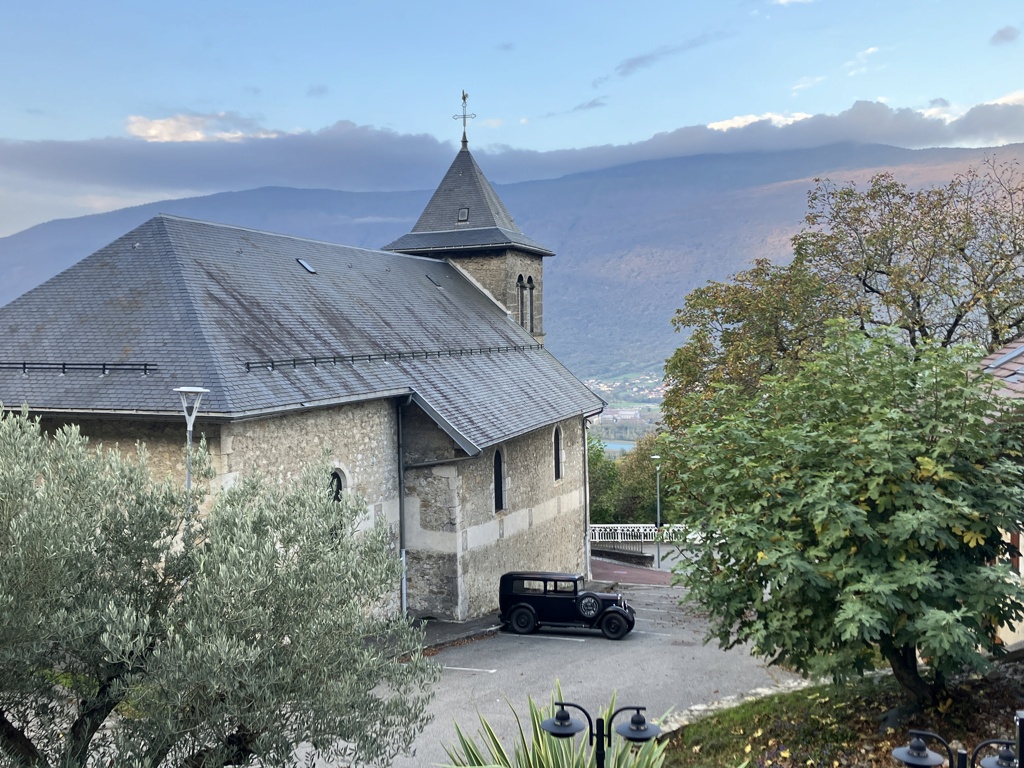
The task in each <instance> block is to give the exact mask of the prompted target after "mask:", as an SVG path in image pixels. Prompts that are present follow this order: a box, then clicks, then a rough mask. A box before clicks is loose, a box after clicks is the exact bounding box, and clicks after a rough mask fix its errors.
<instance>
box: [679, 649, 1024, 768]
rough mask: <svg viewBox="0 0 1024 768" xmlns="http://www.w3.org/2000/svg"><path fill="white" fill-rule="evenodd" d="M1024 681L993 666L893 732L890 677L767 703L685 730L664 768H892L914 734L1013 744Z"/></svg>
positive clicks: (1006, 667) (896, 694)
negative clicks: (888, 721)
mask: <svg viewBox="0 0 1024 768" xmlns="http://www.w3.org/2000/svg"><path fill="white" fill-rule="evenodd" d="M1022 680H1024V667H1022V666H1021V663H1020V662H1013V663H1006V664H997V665H995V666H994V667H993V669H992V670H991V671H990V672H989V673H988V674H986V675H984V676H979V675H974V676H969V677H965V678H963V679H961V680H958V681H956V682H955V683H954V684H952V685H951V686H950V693H949V698H948V699H946V700H945V701H943V702H941V703H940V704H939V706H938V707H935V708H933V709H929V710H926V711H924V712H920V713H916V714H913V715H910V716H908V717H907V718H906V719H905V720H904V721H903V722H902V723H901V724H900V725H899V726H897V727H896V728H887V727H883V718H884V716H885V715H886V713H888V712H890V711H891V710H893V709H895V708H896V707H898V706H899V705H900V704H902V703H903V697H902V692H901V691H900V690H899V687H898V686H897V685H896V683H895V681H894V680H893V679H892V677H891V676H889V675H887V674H882V675H878V676H876V677H871V678H866V679H863V680H858V681H855V682H852V683H849V684H846V685H821V686H815V687H811V688H806V689H803V690H799V691H793V692H789V693H784V694H778V695H775V696H768V697H765V698H763V699H758V700H756V701H751V702H746V703H744V704H741V705H739V706H736V707H732V708H729V709H723V710H719V711H717V712H714V713H712V714H710V715H708V716H707V717H705V718H702V719H700V720H697V721H696V722H693V723H690V724H689V725H686V726H684V727H683V728H682V729H680V731H679V732H677V733H676V734H674V735H673V736H672V737H671V739H670V742H669V747H668V750H667V751H666V760H665V768H738V767H739V766H744V765H745V766H746V767H747V768H763V767H764V766H784V767H790V766H821V767H823V768H880V767H881V766H886V767H887V768H893V766H896V765H898V763H897V762H896V761H895V760H894V759H893V758H892V750H893V749H894V748H895V747H899V746H903V745H905V744H906V743H907V741H908V736H907V731H908V730H910V729H911V728H914V729H921V730H929V731H933V732H936V733H939V734H941V735H942V736H943V737H944V738H945V739H947V740H948V741H951V742H952V741H957V742H960V743H961V744H964V745H966V746H967V748H968V750H970V749H973V748H974V747H975V746H977V745H978V744H980V743H981V742H982V741H984V740H986V739H991V738H1011V737H1012V736H1013V715H1014V711H1015V710H1017V709H1024V699H1022V698H1021V694H1022V692H1024V687H1022ZM932 748H933V749H937V750H940V751H941V747H939V746H937V745H932ZM989 754H994V752H993V753H985V755H984V756H988V755H989Z"/></svg>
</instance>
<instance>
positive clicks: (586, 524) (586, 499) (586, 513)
mask: <svg viewBox="0 0 1024 768" xmlns="http://www.w3.org/2000/svg"><path fill="white" fill-rule="evenodd" d="M580 427H581V428H582V430H583V557H584V558H585V559H586V562H585V563H584V566H585V567H584V569H583V572H584V573H586V574H587V581H589V580H590V578H591V575H592V574H591V572H590V441H589V440H587V433H588V431H589V430H588V429H587V417H586V416H584V417H583V418H581V419H580Z"/></svg>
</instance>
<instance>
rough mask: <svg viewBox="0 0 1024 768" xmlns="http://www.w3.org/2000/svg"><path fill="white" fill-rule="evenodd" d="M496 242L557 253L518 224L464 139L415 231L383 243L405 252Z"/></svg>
mask: <svg viewBox="0 0 1024 768" xmlns="http://www.w3.org/2000/svg"><path fill="white" fill-rule="evenodd" d="M495 248H519V249H522V250H525V251H528V252H530V253H535V254H537V255H540V256H553V255H554V253H553V252H552V251H550V250H548V249H547V248H545V247H544V246H542V245H540V244H539V243H538V242H536V241H535V240H532V239H531V238H529V237H527V236H526V235H524V234H523V233H522V232H521V231H520V230H519V227H518V225H516V223H515V221H513V219H512V216H510V215H509V212H508V210H507V209H506V208H505V204H504V203H502V202H501V198H499V197H498V194H497V193H496V192H495V191H494V188H493V187H492V186H491V183H490V182H489V181H488V180H487V178H486V177H485V176H484V174H483V171H481V170H480V166H479V165H477V163H476V160H474V159H473V155H472V153H471V152H470V151H469V149H468V147H467V146H466V144H465V143H463V145H462V149H461V150H459V153H458V154H457V155H456V156H455V160H453V161H452V164H451V167H450V168H449V169H448V173H446V174H445V176H444V178H443V179H442V180H441V184H440V185H439V186H438V188H437V189H436V190H435V192H434V195H433V197H431V198H430V202H428V203H427V207H426V208H424V209H423V213H422V214H421V215H420V218H419V220H418V221H417V222H416V225H415V226H414V227H413V228H412V232H410V233H409V234H407V235H403V236H402V237H400V238H398V239H397V240H395V241H394V242H392V243H388V244H387V245H385V246H384V250H386V251H401V252H402V253H420V252H428V251H437V250H442V249H443V250H455V251H458V250H489V249H495Z"/></svg>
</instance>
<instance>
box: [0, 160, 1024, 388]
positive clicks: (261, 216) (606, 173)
mask: <svg viewBox="0 0 1024 768" xmlns="http://www.w3.org/2000/svg"><path fill="white" fill-rule="evenodd" d="M1022 150H1024V145H1014V146H1011V147H1003V148H999V149H987V150H980V149H979V150H966V149H931V150H916V151H915V150H904V149H897V148H894V147H885V146H878V145H851V144H844V145H835V146H829V147H822V148H818V149H811V150H794V151H787V152H765V153H747V154H731V155H703V156H698V157H684V158H677V159H673V160H664V161H652V162H647V163H636V164H632V165H627V166H620V167H617V168H609V169H606V170H601V171H594V172H590V173H582V174H576V175H572V176H565V177H563V178H560V179H553V180H548V181H533V182H523V183H520V184H511V185H495V186H496V189H497V191H498V194H499V195H500V196H501V197H502V199H503V200H504V201H505V204H506V206H507V207H508V209H509V210H510V211H511V212H512V215H513V216H514V217H515V218H516V221H517V222H518V223H519V225H520V227H521V228H522V229H523V231H524V232H525V233H526V234H528V235H529V236H530V237H532V238H533V239H535V240H537V241H538V242H540V243H542V244H543V245H545V246H547V247H549V248H551V249H552V250H554V251H555V252H556V253H557V255H556V256H555V257H554V258H552V259H548V260H547V261H546V263H545V275H544V282H545V297H544V307H545V313H546V316H545V318H544V324H545V330H546V331H547V334H548V337H547V341H548V346H549V347H550V349H551V350H552V352H554V353H555V354H556V355H557V356H558V357H559V358H560V359H561V360H562V361H563V362H565V363H566V365H568V366H569V368H570V369H571V370H572V371H573V372H574V373H576V374H577V375H578V376H580V377H581V378H591V377H594V378H609V377H612V376H615V375H618V374H623V373H631V372H657V371H660V369H661V366H662V364H663V362H664V359H665V358H666V357H668V355H670V354H671V352H672V350H673V349H674V348H675V347H676V346H677V345H678V344H679V342H680V337H679V336H677V335H675V334H674V333H673V332H672V328H671V325H670V323H669V321H670V319H671V317H672V315H673V313H674V311H675V310H676V309H677V308H678V307H679V306H680V304H681V303H682V300H683V297H684V296H685V295H686V294H687V292H689V291H690V290H691V289H692V288H694V287H696V286H698V285H702V284H704V283H706V282H707V281H708V280H722V279H724V278H726V277H728V276H729V275H731V274H733V273H735V272H737V271H738V270H741V269H743V268H744V267H745V265H746V264H748V263H749V262H750V261H751V260H752V259H754V258H757V257H762V256H763V257H768V258H772V259H778V260H785V259H787V258H788V257H789V255H790V246H789V239H790V238H791V237H792V235H793V234H795V233H796V232H797V231H799V229H800V227H801V224H802V220H803V216H804V213H805V208H806V195H807V192H808V190H809V189H810V188H811V187H812V186H813V183H814V182H813V180H814V179H815V178H816V177H829V178H832V179H833V180H835V181H837V182H843V181H847V180H856V181H858V182H860V181H864V180H867V179H868V178H869V177H870V176H871V175H873V174H874V173H877V172H880V171H883V170H891V171H893V172H894V173H895V174H896V175H897V177H898V178H901V179H903V180H906V181H907V182H909V183H912V184H918V185H928V184H940V183H943V182H945V181H948V180H949V179H950V178H952V177H953V175H954V174H955V173H956V172H957V171H959V170H963V169H964V168H966V167H968V166H970V165H978V164H980V163H981V162H982V161H983V160H984V158H985V157H986V156H989V155H993V154H995V155H997V156H998V157H999V158H1004V159H1009V158H1011V157H1020V156H1021V155H1024V151H1022ZM483 170H484V173H487V168H486V167H484V169H483ZM431 191H432V190H424V191H422V192H394V193H392V192H380V193H354V192H338V191H331V190H304V189H287V188H275V187H268V188H262V189H255V190H250V191H245V192H224V193H221V194H216V195H209V196H205V197H195V198H187V199H181V200H166V201H163V202H159V203H152V204H149V205H142V206H137V207H134V208H125V209H121V210H118V211H113V212H110V213H104V214H97V215H94V216H84V217H81V218H76V219H62V220H58V221H52V222H48V223H46V224H41V225H39V226H36V227H32V228H31V229H27V230H25V231H23V232H19V233H17V234H14V235H11V236H9V237H5V238H0V264H2V265H3V276H4V279H3V281H2V282H0V305H2V304H5V303H7V302H8V301H10V300H11V299H13V298H15V297H16V296H19V295H20V294H22V293H24V292H25V291H27V290H29V289H30V288H32V287H34V286H36V285H38V284H39V283H41V282H43V281H44V280H46V279H48V278H49V277H51V276H53V275H55V274H56V273H57V272H59V271H61V270H63V269H65V268H66V267H68V266H70V265H71V264H73V263H75V262H76V261H78V260H79V259H81V258H83V257H85V256H87V255H89V254H90V253H92V252H93V251H95V250H97V249H98V248H100V247H102V246H103V245H105V244H107V243H108V242H110V241H111V240H113V239H115V238H116V237H118V236H119V235H121V234H124V233H125V232H127V231H128V230H129V229H131V228H133V227H135V226H136V225H138V224H141V223H142V222H143V221H145V220H146V219H148V218H150V217H151V216H153V215H155V214H156V213H170V214H175V215H179V216H187V217H190V218H196V219H203V220H207V221H217V222H224V223H228V224H235V225H239V226H245V227H253V228H256V229H263V230H268V231H271V232H282V233H286V234H293V235H300V236H303V237H309V238H312V239H316V240H327V241H332V242H340V243H346V244H350V245H357V246H363V247H368V248H376V247H380V246H381V245H383V244H385V243H388V242H390V241H391V240H393V239H395V238H397V237H398V236H400V235H402V234H405V233H406V232H408V231H409V230H410V229H411V227H412V225H413V223H414V222H415V221H416V218H417V217H418V216H419V214H420V212H421V211H422V209H423V207H424V206H425V205H426V202H427V199H428V198H429V196H430V193H431ZM55 309H56V308H55Z"/></svg>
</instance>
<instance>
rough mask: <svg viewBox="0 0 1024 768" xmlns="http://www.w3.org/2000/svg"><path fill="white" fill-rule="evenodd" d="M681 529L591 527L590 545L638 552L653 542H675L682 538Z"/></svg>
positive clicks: (633, 526)
mask: <svg viewBox="0 0 1024 768" xmlns="http://www.w3.org/2000/svg"><path fill="white" fill-rule="evenodd" d="M682 535H683V534H682V529H681V528H680V527H679V526H675V525H663V526H662V527H661V528H660V529H659V528H658V527H657V526H654V525H649V524H647V525H644V524H635V523H634V524H622V525H591V526H590V543H591V544H600V545H601V546H602V547H611V548H613V549H622V550H628V551H636V552H639V551H641V550H642V549H643V545H644V544H646V543H653V542H657V541H660V542H669V543H671V542H676V541H678V540H679V539H680V538H681V537H682Z"/></svg>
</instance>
